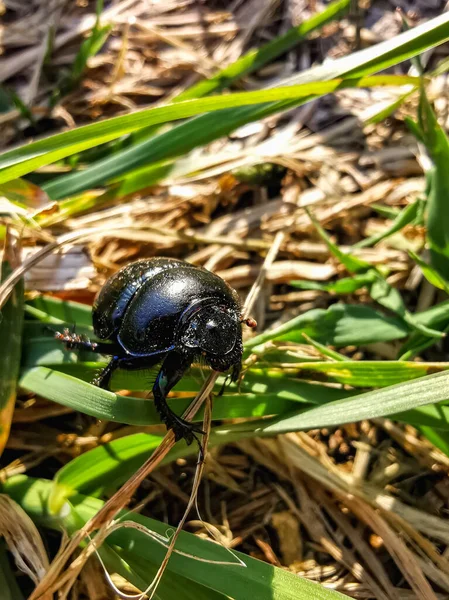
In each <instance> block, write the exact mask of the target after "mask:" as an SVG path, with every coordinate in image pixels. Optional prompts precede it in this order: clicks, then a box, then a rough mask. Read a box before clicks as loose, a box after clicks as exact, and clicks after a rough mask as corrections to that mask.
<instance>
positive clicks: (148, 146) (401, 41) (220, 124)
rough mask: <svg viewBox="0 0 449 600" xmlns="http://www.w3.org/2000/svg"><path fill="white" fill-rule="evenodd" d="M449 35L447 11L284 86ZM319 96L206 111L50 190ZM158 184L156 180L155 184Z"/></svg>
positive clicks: (392, 59)
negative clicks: (209, 113)
mask: <svg viewBox="0 0 449 600" xmlns="http://www.w3.org/2000/svg"><path fill="white" fill-rule="evenodd" d="M447 39H449V15H448V14H445V15H441V16H440V17H437V18H435V19H432V20H430V21H428V22H427V23H425V24H422V25H418V26H417V27H415V28H414V29H413V30H411V31H407V32H404V33H402V34H400V35H398V36H395V37H394V38H393V39H391V40H388V41H385V42H382V43H380V44H377V45H376V46H374V47H372V48H367V49H365V50H361V51H359V52H356V53H354V54H352V55H350V56H346V57H343V58H340V59H338V60H335V61H332V62H331V63H330V64H326V65H321V66H318V67H313V68H311V69H308V70H307V71H304V72H302V73H300V74H298V75H295V76H294V77H291V78H289V79H286V80H284V81H283V82H282V84H283V85H293V84H301V83H310V82H312V81H315V82H316V81H326V80H331V79H333V78H341V77H343V78H345V77H347V74H348V73H351V76H354V75H355V76H357V77H358V76H361V75H363V76H366V75H369V74H372V73H374V72H376V71H379V70H381V69H385V68H387V67H388V66H392V65H394V64H397V63H398V62H401V61H403V60H406V59H408V58H410V57H412V56H416V55H417V54H419V53H420V52H422V51H424V50H425V49H427V48H429V47H431V46H434V45H437V44H439V43H442V42H444V41H446V40H447ZM265 91H268V90H265ZM313 97H314V96H310V97H309V98H303V99H302V101H300V100H290V101H285V102H280V103H272V104H269V105H267V106H262V107H250V108H240V109H230V110H228V111H226V112H223V113H222V114H221V115H220V119H216V117H214V116H213V115H203V116H202V117H198V118H196V119H193V120H191V121H189V122H188V123H184V124H182V125H180V126H178V127H175V128H174V129H172V130H171V131H169V132H166V133H163V134H160V135H157V136H155V137H154V138H151V139H149V140H144V141H143V142H141V143H139V144H136V145H135V146H133V147H131V148H128V149H126V150H124V151H123V152H120V153H117V154H116V155H114V156H111V157H108V158H105V159H103V160H100V161H98V162H96V163H94V164H93V165H91V166H90V167H88V168H87V169H85V170H84V171H82V172H79V173H72V174H69V175H64V176H61V177H58V178H56V179H54V180H53V181H52V182H51V183H50V184H48V185H47V186H46V188H45V189H46V191H47V192H48V193H49V195H51V197H52V198H55V199H57V198H62V197H64V196H68V195H71V194H74V193H76V192H78V191H81V190H84V189H87V188H91V187H94V186H98V185H100V184H102V183H104V182H106V181H108V180H111V179H112V178H116V177H117V176H119V175H121V174H124V173H126V172H127V171H130V170H132V169H136V168H138V167H140V166H142V165H149V164H150V163H154V162H159V161H162V160H164V159H168V158H174V157H176V156H180V155H182V154H184V153H186V152H188V151H190V150H192V149H193V148H196V147H198V146H201V145H204V144H207V143H209V142H211V141H213V140H214V139H217V138H219V137H222V136H224V135H227V134H229V133H230V132H231V131H233V130H234V129H236V128H237V127H239V126H241V125H244V124H245V123H248V122H251V121H255V120H257V119H261V118H264V117H267V116H269V115H271V114H274V113H276V112H280V111H283V110H287V109H289V108H292V107H293V106H297V105H298V104H299V103H300V102H306V101H307V100H310V99H312V98H313ZM315 97H316V96H315ZM0 158H1V157H0ZM0 166H1V163H0ZM153 175H154V174H153ZM141 176H142V174H141ZM0 181H1V180H0ZM155 182H156V181H155V180H153V183H155ZM131 187H132V186H131Z"/></svg>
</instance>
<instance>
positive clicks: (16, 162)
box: [0, 75, 418, 198]
mask: <svg viewBox="0 0 449 600" xmlns="http://www.w3.org/2000/svg"><path fill="white" fill-rule="evenodd" d="M408 83H414V84H415V85H416V84H417V83H418V81H417V79H416V78H413V77H405V76H404V77H401V76H394V75H381V76H377V77H353V78H351V79H344V78H338V79H333V80H329V81H314V82H307V83H303V84H298V85H292V86H286V87H279V88H271V89H267V90H261V91H254V92H236V93H233V94H227V95H223V96H213V97H210V98H200V99H196V100H186V101H184V102H178V103H173V104H168V105H165V106H159V107H155V108H149V109H144V110H141V111H137V112H134V113H131V114H127V115H123V116H120V117H114V118H112V119H107V120H105V121H101V122H100V123H93V124H91V125H85V126H84V127H79V128H77V129H73V130H70V131H66V132H64V133H59V134H56V135H54V136H51V137H48V138H45V139H43V140H39V141H37V142H33V143H31V144H27V145H26V146H21V147H20V148H17V149H15V150H10V151H8V152H4V153H3V154H0V169H1V170H0V183H3V182H6V181H9V180H11V179H15V178H17V177H20V176H21V175H24V174H26V173H30V172H31V171H33V170H35V169H37V168H38V167H42V166H44V165H48V164H50V163H53V162H56V161H58V160H60V159H62V158H65V157H66V156H70V155H71V154H75V153H77V152H81V151H82V150H86V149H87V148H92V147H93V146H96V145H98V144H102V143H105V142H108V141H110V140H113V139H116V138H118V137H120V136H121V135H123V134H125V133H130V132H132V131H136V130H138V129H140V128H142V127H146V126H148V125H154V124H159V123H167V122H170V121H173V120H178V119H184V118H186V117H191V116H195V115H198V114H201V113H205V112H211V111H214V112H215V111H220V110H223V109H228V108H230V107H232V108H234V107H241V106H242V107H245V106H252V105H267V104H269V103H270V102H275V103H276V102H278V101H280V102H281V103H282V102H293V104H297V103H299V102H300V101H301V100H302V99H306V98H309V97H310V96H312V95H313V96H317V95H318V96H319V95H323V94H328V93H330V92H333V91H335V90H337V89H342V88H345V87H371V86H373V85H402V84H408ZM213 121H214V122H217V121H218V122H221V127H223V121H222V120H221V119H217V117H216V116H214V119H213ZM224 125H225V129H226V130H229V131H231V130H232V127H230V128H229V125H228V124H227V123H226V121H224ZM209 135H210V134H209ZM215 137H217V136H215ZM173 151H174V150H173V149H172V152H173ZM129 152H130V150H125V151H123V152H120V153H118V154H117V155H115V156H114V157H112V158H116V157H118V156H120V157H121V160H122V162H123V164H124V165H125V166H126V169H128V168H131V167H133V166H137V165H131V166H129V165H128V161H127V159H126V157H127V156H129ZM176 152H177V153H178V154H180V153H181V150H177V151H176ZM161 158H164V157H161ZM106 160H109V159H105V160H104V161H99V162H98V163H96V166H97V168H98V166H99V165H100V164H101V168H102V170H103V180H105V179H110V178H111V177H112V176H114V175H117V174H118V173H117V172H115V173H112V174H111V173H109V170H108V168H107V165H106ZM159 160H160V159H159ZM92 168H93V167H90V168H89V169H86V170H85V171H83V173H85V174H87V173H88V172H89V174H90V173H91V169H92ZM122 172H123V171H122ZM80 174H81V173H78V174H72V175H68V176H67V177H74V176H75V175H80ZM64 179H65V180H66V179H67V178H64ZM57 181H59V178H58V179H56V180H54V181H53V182H52V183H50V184H47V185H45V186H43V189H44V190H45V191H46V192H47V193H48V194H49V196H50V197H52V198H55V197H56V196H57V193H56V189H55V187H56V182H57ZM91 183H94V182H91ZM65 190H66V193H65V194H64V195H69V194H73V193H76V192H77V191H81V188H79V187H78V188H77V189H74V188H73V186H72V189H71V190H69V191H68V188H67V186H66V187H65Z"/></svg>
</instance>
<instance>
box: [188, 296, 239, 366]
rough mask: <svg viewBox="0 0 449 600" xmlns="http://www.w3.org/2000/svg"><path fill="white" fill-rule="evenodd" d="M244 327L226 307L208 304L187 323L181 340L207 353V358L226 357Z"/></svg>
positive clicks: (189, 346) (193, 348)
mask: <svg viewBox="0 0 449 600" xmlns="http://www.w3.org/2000/svg"><path fill="white" fill-rule="evenodd" d="M241 335H242V328H241V324H240V322H239V320H238V318H237V317H236V316H235V315H233V314H232V313H231V312H229V311H228V310H226V308H225V307H221V306H211V305H207V306H204V307H202V308H201V309H200V310H198V311H197V312H196V313H195V314H194V315H193V316H192V317H191V318H190V319H189V320H188V322H187V323H186V326H185V328H184V331H183V333H182V336H181V342H182V344H183V345H184V346H186V347H187V348H190V349H192V350H196V351H198V353H201V354H205V356H206V359H209V361H210V360H212V361H213V362H216V361H215V360H214V359H220V360H221V359H225V357H226V355H228V354H230V353H231V352H232V350H233V349H234V347H235V345H236V342H237V340H238V339H239V336H241Z"/></svg>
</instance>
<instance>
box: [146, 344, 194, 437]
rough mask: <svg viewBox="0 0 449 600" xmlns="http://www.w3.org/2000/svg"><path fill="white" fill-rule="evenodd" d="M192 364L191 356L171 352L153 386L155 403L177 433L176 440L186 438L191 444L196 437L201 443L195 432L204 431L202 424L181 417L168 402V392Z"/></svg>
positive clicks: (168, 425)
mask: <svg viewBox="0 0 449 600" xmlns="http://www.w3.org/2000/svg"><path fill="white" fill-rule="evenodd" d="M191 364H192V359H191V357H188V356H184V355H182V354H181V353H179V352H170V353H169V354H168V355H167V356H166V358H165V360H164V362H163V363H162V366H161V370H160V371H159V373H158V375H157V377H156V381H155V382H154V386H153V397H154V405H155V407H156V410H157V411H158V413H159V415H160V417H161V420H162V421H163V422H164V423H165V425H166V427H167V429H172V430H173V433H174V434H175V440H176V441H178V440H180V439H182V438H184V439H185V441H186V442H187V444H189V445H190V444H191V443H192V442H193V440H194V439H196V440H197V442H198V443H199V440H198V438H197V437H196V435H195V433H199V434H202V433H204V432H203V431H202V430H201V426H200V425H195V424H193V423H189V421H185V420H184V419H183V418H182V417H179V416H178V415H177V414H176V413H174V412H173V411H172V409H171V408H170V407H169V406H168V404H167V400H166V398H167V394H168V393H169V392H170V390H171V389H172V388H173V387H174V386H175V385H176V384H177V383H178V381H179V380H180V379H181V378H182V376H183V375H184V373H185V372H186V370H187V369H188V368H189V367H190V365H191Z"/></svg>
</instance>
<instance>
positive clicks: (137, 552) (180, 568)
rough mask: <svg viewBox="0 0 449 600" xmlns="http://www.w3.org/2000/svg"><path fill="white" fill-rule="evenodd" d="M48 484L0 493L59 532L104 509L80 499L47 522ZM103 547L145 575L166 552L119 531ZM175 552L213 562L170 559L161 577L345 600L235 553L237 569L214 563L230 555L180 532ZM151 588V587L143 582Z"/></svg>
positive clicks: (247, 592) (245, 591)
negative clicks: (142, 567) (240, 563)
mask: <svg viewBox="0 0 449 600" xmlns="http://www.w3.org/2000/svg"><path fill="white" fill-rule="evenodd" d="M51 489H52V482H51V481H47V480H43V479H40V480H36V479H32V478H29V477H25V476H17V477H14V478H11V479H9V480H8V481H7V482H5V483H4V484H3V486H2V490H3V492H5V493H7V494H9V495H10V496H11V497H12V498H13V499H14V500H15V501H16V502H18V503H19V504H20V505H21V506H22V508H23V509H24V510H25V511H26V512H27V513H28V514H29V515H30V516H31V518H33V519H34V520H35V521H36V522H37V523H38V524H41V525H43V526H47V527H51V528H53V529H56V530H58V531H60V530H61V529H63V530H66V531H68V532H69V534H70V533H73V531H74V524H75V523H76V524H77V525H79V524H82V523H85V522H86V521H87V520H88V519H90V518H92V517H93V516H94V515H95V514H96V513H97V512H98V511H99V510H100V508H101V507H102V506H103V502H102V501H101V500H98V499H96V498H91V497H89V496H87V497H86V496H82V495H79V496H77V497H74V498H72V499H71V502H70V504H66V510H65V511H63V512H60V513H59V515H57V516H51V517H50V518H49V516H48V513H47V507H48V500H49V495H50V493H51ZM126 519H128V520H130V519H132V520H133V521H136V522H138V523H141V524H143V525H144V526H145V527H147V528H148V529H150V530H151V531H155V532H157V533H158V534H160V535H162V536H165V535H166V533H167V524H166V523H160V522H158V521H155V520H154V519H149V518H148V517H143V516H141V515H137V514H135V513H131V514H130V513H129V511H127V512H126ZM106 544H107V547H109V548H115V549H116V550H117V552H119V553H122V555H123V556H124V557H125V559H126V561H127V563H128V564H130V565H131V566H134V565H133V563H134V562H135V564H136V566H137V565H138V564H139V563H140V564H142V563H143V564H144V565H145V566H146V567H147V569H149V570H150V572H151V569H152V568H153V566H154V565H156V566H157V565H159V564H160V563H161V561H162V559H163V557H164V554H165V548H163V547H162V546H160V545H159V544H157V543H156V542H155V541H154V540H152V539H151V538H149V537H147V536H144V535H142V534H141V533H139V532H136V531H135V530H131V529H121V530H118V531H116V532H115V533H113V534H112V535H111V536H110V538H108V540H107V542H106ZM176 548H177V549H178V550H180V551H182V552H185V553H187V554H189V555H193V556H197V557H201V558H203V559H206V560H209V561H214V562H209V563H207V564H206V565H205V564H204V562H199V561H195V560H193V559H190V558H187V557H185V556H181V555H179V554H176V553H175V554H173V555H172V557H171V558H170V562H169V564H168V567H167V573H166V575H165V577H166V578H177V577H178V576H181V577H183V578H185V579H186V580H188V581H193V582H195V583H197V584H200V585H202V586H205V587H206V588H208V589H211V590H213V591H214V592H218V593H220V594H224V595H225V596H229V597H231V598H234V599H235V600H247V599H248V598H250V597H254V598H257V600H273V599H274V598H276V600H338V598H341V599H343V598H345V596H342V595H341V594H339V593H337V592H334V591H332V590H327V589H326V588H324V587H322V586H320V585H318V584H316V583H312V582H310V581H307V580H305V579H302V578H301V577H298V576H297V575H295V574H293V573H290V572H288V571H286V570H283V569H280V568H277V567H273V566H272V565H269V564H268V563H264V562H262V561H259V560H257V559H254V558H251V557H249V556H247V555H244V554H241V553H236V555H237V556H238V557H239V559H240V560H242V561H243V562H244V564H245V565H246V568H243V567H241V566H228V565H223V564H219V563H220V562H223V561H225V562H229V561H231V560H232V556H230V555H229V553H228V552H227V551H226V550H225V548H223V547H222V546H220V545H218V544H213V543H210V542H208V541H206V540H203V539H200V538H199V537H198V536H195V535H192V534H190V533H187V532H184V531H183V532H181V534H180V536H179V540H178V541H177V544H176ZM148 583H150V582H148Z"/></svg>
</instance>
